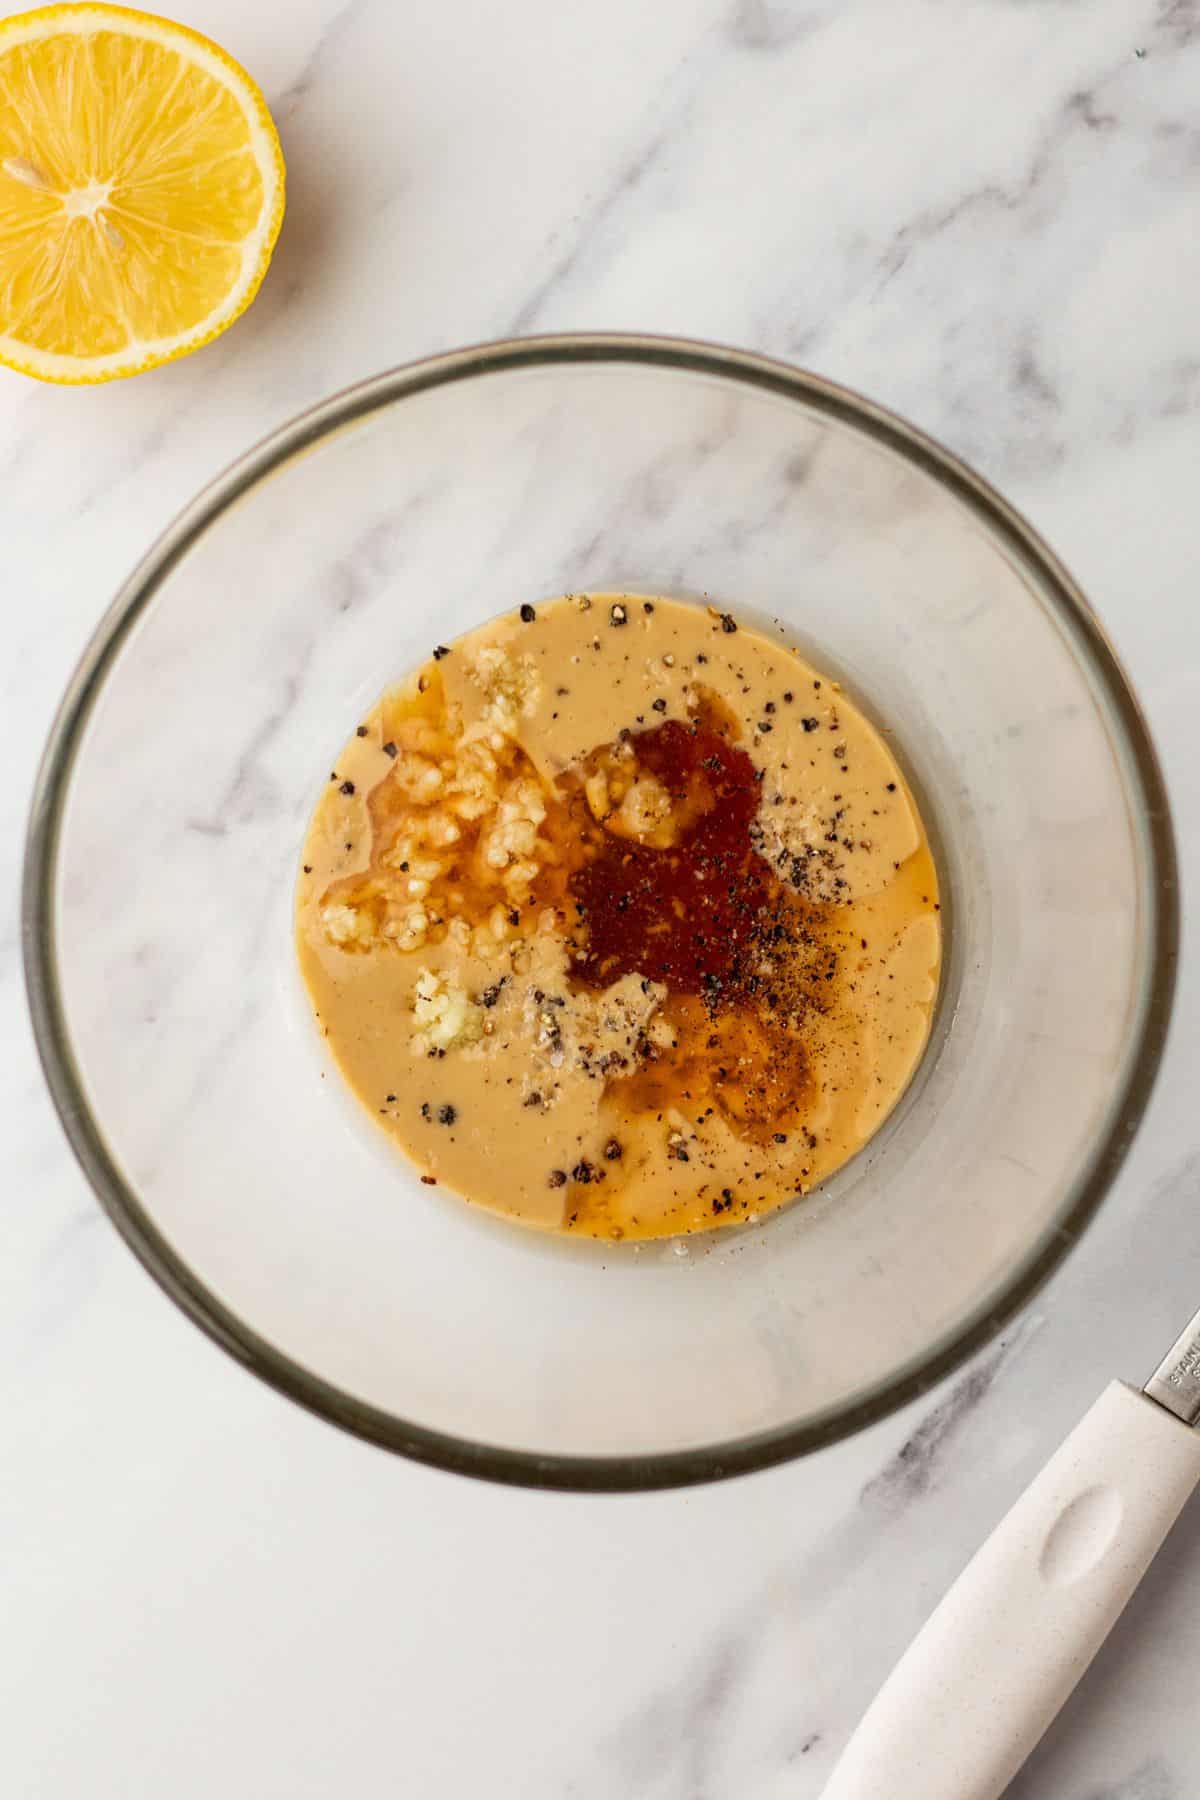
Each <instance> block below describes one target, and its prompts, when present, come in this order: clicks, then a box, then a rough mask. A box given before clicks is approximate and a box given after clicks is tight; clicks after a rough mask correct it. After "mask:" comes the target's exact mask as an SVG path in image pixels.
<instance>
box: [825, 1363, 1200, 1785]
mask: <svg viewBox="0 0 1200 1800" xmlns="http://www.w3.org/2000/svg"><path fill="white" fill-rule="evenodd" d="M1197 1481H1200V1432H1196V1431H1193V1430H1191V1429H1190V1428H1189V1427H1188V1426H1186V1425H1183V1424H1181V1423H1180V1421H1179V1420H1178V1419H1176V1418H1175V1417H1173V1415H1172V1414H1171V1413H1169V1412H1167V1411H1166V1410H1165V1409H1164V1408H1163V1407H1161V1406H1159V1405H1157V1404H1156V1403H1155V1402H1154V1401H1153V1400H1148V1399H1146V1397H1145V1396H1144V1395H1143V1394H1140V1393H1138V1392H1137V1391H1136V1390H1135V1389H1133V1388H1130V1387H1126V1386H1125V1385H1124V1383H1123V1382H1119V1381H1114V1382H1113V1383H1112V1384H1111V1386H1109V1387H1108V1388H1107V1389H1106V1390H1105V1392H1104V1393H1103V1394H1102V1395H1101V1396H1100V1398H1099V1400H1097V1402H1096V1404H1095V1405H1094V1406H1093V1407H1092V1409H1091V1411H1090V1412H1089V1413H1087V1414H1086V1416H1085V1417H1084V1418H1083V1419H1082V1420H1081V1421H1080V1423H1079V1424H1078V1425H1077V1426H1076V1427H1075V1429H1074V1431H1073V1432H1072V1433H1071V1435H1070V1437H1068V1438H1067V1440H1066V1442H1065V1443H1063V1444H1062V1445H1061V1447H1060V1448H1059V1449H1058V1450H1057V1451H1056V1452H1055V1454H1054V1455H1053V1456H1052V1457H1051V1459H1050V1461H1049V1462H1048V1463H1047V1464H1046V1466H1045V1468H1044V1469H1043V1470H1042V1471H1041V1473H1040V1475H1037V1476H1036V1477H1035V1478H1034V1480H1033V1482H1032V1483H1031V1485H1030V1486H1029V1487H1028V1488H1026V1490H1025V1492H1024V1493H1023V1494H1022V1495H1021V1498H1020V1499H1019V1500H1018V1501H1017V1502H1016V1505H1015V1506H1014V1507H1013V1508H1012V1510H1011V1512H1009V1513H1008V1515H1007V1516H1006V1517H1005V1518H1004V1519H1002V1520H1001V1522H1000V1524H999V1525H998V1526H997V1527H996V1529H995V1531H994V1532H993V1533H992V1535H991V1537H990V1538H989V1539H988V1540H987V1542H986V1543H985V1544H984V1545H983V1547H982V1548H981V1549H980V1550H979V1551H978V1552H977V1553H976V1555H975V1556H974V1557H973V1559H972V1560H971V1562H970V1563H968V1565H967V1567H966V1569H965V1570H964V1571H963V1573H962V1574H961V1575H960V1576H959V1578H958V1580H957V1581H956V1582H955V1584H954V1586H953V1587H952V1588H951V1589H950V1591H949V1593H948V1594H947V1595H946V1596H945V1598H944V1599H943V1600H942V1602H941V1604H940V1605H939V1606H938V1608H937V1611H936V1612H935V1613H934V1614H933V1616H932V1617H931V1618H930V1619H929V1621H928V1622H927V1624H926V1625H925V1626H924V1627H923V1629H922V1630H921V1632H920V1633H919V1635H918V1636H917V1638H916V1639H915V1640H914V1642H913V1643H912V1645H911V1646H910V1648H909V1649H908V1651H907V1652H906V1654H905V1655H904V1657H903V1658H902V1659H901V1661H900V1662H899V1663H898V1664H897V1666H896V1668H895V1669H894V1670H893V1672H892V1674H891V1675H890V1676H889V1677H888V1679H887V1681H886V1682H885V1683H884V1685H883V1687H882V1688H881V1690H880V1692H879V1694H878V1695H877V1696H876V1698H875V1700H874V1702H873V1704H872V1705H871V1707H870V1709H869V1711H868V1712H867V1714H866V1717H865V1718H864V1719H863V1721H862V1723H861V1725H860V1726H859V1727H858V1730H857V1731H856V1732H855V1734H854V1736H853V1737H852V1738H851V1740H850V1743H849V1745H848V1746H847V1749H846V1751H845V1754H844V1755H843V1757H842V1760H841V1761H840V1762H839V1763H838V1765H837V1767H836V1769H835V1770H834V1773H833V1779H832V1780H831V1781H830V1783H829V1785H828V1787H827V1788H826V1789H825V1793H824V1797H823V1800H896V1796H897V1795H900V1794H904V1795H913V1796H916V1795H920V1800H998V1796H999V1795H1001V1794H1002V1793H1003V1791H1004V1789H1005V1788H1006V1787H1007V1786H1008V1783H1009V1782H1010V1781H1011V1779H1012V1777H1013V1776H1014V1775H1015V1774H1016V1772H1017V1770H1018V1769H1019V1768H1020V1767H1021V1765H1022V1763H1023V1762H1024V1761H1025V1759H1026V1758H1027V1757H1028V1755H1029V1753H1030V1751H1031V1750H1032V1749H1033V1747H1034V1745H1035V1744H1036V1743H1037V1741H1038V1739H1039V1738H1040V1737H1041V1736H1042V1733H1043V1732H1044V1731H1045V1730H1046V1727H1047V1726H1048V1725H1049V1724H1050V1721H1051V1720H1052V1719H1053V1718H1054V1715H1055V1714H1056V1713H1057V1712H1058V1710H1059V1708H1060V1707H1061V1706H1062V1704H1063V1702H1064V1701H1065V1700H1066V1698H1067V1696H1068V1695H1069V1694H1070V1693H1071V1691H1072V1689H1073V1688H1074V1687H1075V1684H1076V1682H1077V1681H1078V1680H1079V1678H1080V1676H1081V1675H1082V1674H1083V1672H1084V1670H1085V1669H1086V1668H1087V1666H1088V1664H1089V1663H1090V1662H1091V1660H1092V1658H1093V1657H1094V1656H1095V1654H1096V1652H1097V1650H1099V1648H1100V1646H1101V1644H1102V1643H1103V1642H1104V1639H1105V1638H1106V1637H1107V1635H1108V1632H1109V1630H1110V1628H1111V1626H1112V1625H1113V1623H1114V1621H1115V1620H1116V1618H1117V1616H1118V1614H1119V1613H1120V1612H1121V1609H1122V1608H1123V1607H1124V1605H1125V1603H1126V1601H1127V1600H1128V1599H1129V1597H1130V1595H1131V1594H1132V1593H1133V1590H1134V1588H1135V1587H1136V1586H1137V1584H1138V1582H1139V1581H1140V1580H1141V1578H1142V1575H1143V1574H1144V1573H1145V1571H1146V1569H1147V1567H1148V1566H1149V1564H1150V1562H1151V1560H1152V1559H1153V1557H1154V1554H1155V1552H1156V1551H1157V1549H1158V1547H1159V1545H1160V1544H1161V1543H1162V1541H1163V1539H1164V1538H1165V1537H1166V1535H1167V1532H1168V1531H1169V1530H1170V1528H1171V1526H1172V1524H1173V1523H1174V1521H1175V1519H1176V1518H1177V1517H1178V1515H1179V1512H1180V1509H1181V1508H1182V1506H1183V1504H1184V1502H1185V1501H1186V1500H1187V1498H1188V1496H1189V1495H1190V1494H1191V1492H1192V1490H1193V1488H1194V1487H1195V1486H1196V1483H1197Z"/></svg>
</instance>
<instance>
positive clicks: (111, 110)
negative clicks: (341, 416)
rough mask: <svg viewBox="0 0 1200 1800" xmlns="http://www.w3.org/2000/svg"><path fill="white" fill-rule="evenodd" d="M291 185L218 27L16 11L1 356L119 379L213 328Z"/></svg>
mask: <svg viewBox="0 0 1200 1800" xmlns="http://www.w3.org/2000/svg"><path fill="white" fill-rule="evenodd" d="M283 189H284V169H283V152H282V150H281V149H280V145H279V137H278V134H277V133H276V130H275V127H274V124H273V123H272V121H271V115H270V113H269V112H268V110H267V104H266V101H265V100H264V99H263V97H262V94H261V93H260V92H259V89H258V88H257V87H256V85H255V83H254V82H253V81H251V79H250V77H249V76H248V75H247V74H246V72H245V70H244V69H241V68H239V66H238V64H237V63H235V62H234V61H233V59H232V57H230V56H227V55H226V54H225V52H224V51H223V50H221V49H219V48H218V46H217V45H216V44H212V43H210V42H209V41H208V39H207V38H203V37H200V36H199V35H198V34H197V33H196V32H194V31H189V30H188V29H187V27H186V26H183V25H175V24H173V23H172V22H171V21H170V20H169V19H159V18H155V17H154V16H153V15H151V14H150V13H141V12H132V11H129V10H127V9H126V8H124V7H120V6H49V7H44V8H42V9H40V10H39V11H37V12H30V13H21V14H18V15H17V16H16V17H14V18H10V19H4V20H0V362H2V363H7V364H8V365H9V367H11V368H14V369H20V370H21V371H22V372H23V373H24V374H26V375H35V376H37V377H38V378H39V379H41V380H43V381H64V382H85V381H110V380H112V379H113V377H115V376H118V375H136V374H138V373H139V372H140V371H141V370H143V369H150V368H154V367H155V366H156V365H157V364H159V363H164V362H170V361H171V360H172V359H173V358H175V357H177V356H184V355H186V354H187V352H188V351H189V350H194V349H196V348H197V346H198V345H200V344H204V343H207V342H208V340H209V339H210V338H214V337H216V336H217V334H218V333H219V332H222V331H224V330H225V328H226V327H227V326H228V325H232V323H233V321H234V320H235V319H236V318H237V317H238V315H239V313H242V312H244V311H245V309H246V308H247V306H249V304H250V302H251V300H253V298H254V296H255V293H256V292H257V291H258V286H259V283H260V282H261V281H262V278H263V275H264V274H265V273H266V268H267V264H268V263H269V262H270V260H271V251H272V249H273V248H274V245H275V239H276V238H277V237H278V235H279V227H280V224H281V222H282V219H283Z"/></svg>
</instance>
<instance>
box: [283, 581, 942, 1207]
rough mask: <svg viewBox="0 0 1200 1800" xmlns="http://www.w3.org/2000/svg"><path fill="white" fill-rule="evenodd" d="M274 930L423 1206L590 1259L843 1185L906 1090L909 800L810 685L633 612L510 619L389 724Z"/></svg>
mask: <svg viewBox="0 0 1200 1800" xmlns="http://www.w3.org/2000/svg"><path fill="white" fill-rule="evenodd" d="M742 821H748V823H745V824H743V823H742ZM296 920H297V944H298V950H299V956H300V963H301V967H302V970H303V974H304V978H305V981H306V983H307V986H308V990H309V993H310V995H311V998H312V1003H313V1006H314V1009H315V1011H316V1015H317V1019H318V1021H319V1024H320V1027H321V1030H322V1032H323V1033H324V1035H325V1038H326V1039H327V1041H328V1045H329V1047H330V1049H331V1050H332V1053H333V1055H334V1057H335V1059H336V1061H337V1064H338V1066H339V1068H340V1069H341V1070H342V1072H343V1074H344V1075H345V1077H346V1080H347V1081H348V1083H349V1084H350V1086H351V1088H352V1089H353V1090H354V1092H355V1093H356V1094H357V1096H358V1097H359V1099H360V1100H361V1101H362V1102H363V1104H364V1105H365V1106H366V1107H367V1108H368V1110H369V1111H370V1112H371V1114H372V1115H373V1116H374V1118H375V1119H376V1120H377V1122H378V1123H379V1125H380V1126H381V1127H382V1128H383V1129H384V1130H385V1131H386V1132H387V1133H388V1134H389V1136H391V1137H392V1138H394V1139H395V1140H396V1142H397V1143H398V1144H399V1145H400V1146H401V1147H402V1148H403V1149H404V1151H405V1152H406V1153H407V1154H408V1156H409V1157H410V1158H411V1159H412V1160H413V1161H414V1162H415V1163H416V1165H417V1167H418V1169H419V1171H420V1173H421V1176H422V1179H423V1180H424V1181H426V1182H427V1183H429V1184H441V1185H444V1186H447V1187H449V1188H451V1189H453V1190H455V1191H456V1192H457V1193H458V1194H460V1195H462V1196H463V1197H464V1198H465V1199H467V1200H470V1201H473V1202H475V1203H477V1204H479V1205H481V1206H485V1207H487V1208H489V1209H490V1210H492V1211H494V1212H498V1213H504V1214H507V1215H510V1216H513V1217H516V1218H519V1219H521V1220H523V1221H525V1222H527V1223H530V1224H534V1225H539V1226H543V1227H547V1228H550V1229H556V1230H565V1231H569V1232H571V1233H573V1234H576V1235H580V1234H582V1235H589V1236H599V1237H609V1238H621V1237H624V1238H649V1237H659V1236H666V1235H672V1234H676V1233H683V1232H691V1231H696V1230H701V1229H706V1228H710V1227H713V1226H717V1225H727V1224H734V1223H741V1222H744V1221H745V1220H747V1219H748V1218H755V1217H757V1216H759V1215H761V1214H762V1213H764V1212H766V1211H768V1210H770V1209H772V1208H774V1207H777V1206H780V1205H782V1204H784V1203H785V1202H787V1201H788V1200H791V1199H793V1198H795V1197H797V1196H799V1195H802V1194H804V1193H807V1192H808V1190H809V1189H810V1188H811V1187H812V1186H813V1185H814V1184H815V1183H816V1182H819V1181H821V1180H822V1179H823V1178H824V1177H826V1176H828V1175H829V1174H831V1173H832V1171H833V1170H835V1169H837V1168H838V1167H840V1165H841V1164H842V1163H844V1162H845V1161H846V1160H847V1158H848V1157H850V1156H852V1155H853V1154H854V1153H855V1152H856V1151H857V1150H859V1149H860V1148H861V1147H862V1146H863V1145H864V1144H865V1143H866V1142H867V1140H868V1139H869V1138H870V1137H871V1135H872V1133H873V1132H874V1131H876V1130H877V1129H878V1127H879V1125H880V1124H881V1123H882V1121H883V1120H884V1119H885V1118H886V1117H887V1114H888V1113H889V1112H890V1111H891V1109H892V1107H893V1106H894V1105H895V1103H896V1101H897V1099H898V1098H899V1096H900V1094H901V1093H902V1092H903V1090H904V1087H905V1086H906V1084H907V1082H908V1080H909V1078H910V1077H911V1075H912V1073H913V1071H914V1069H915V1068H916V1066H917V1063H918V1061H919V1059H920V1056H921V1052H922V1050H923V1048H924V1046H925V1043H926V1039H927V1037H928V1033H929V1023H930V1016H931V1012H932V1008H933V1002H934V998H935V995H936V991H937V983H938V974H939V967H940V957H941V930H940V920H939V904H938V887H937V877H936V873H935V869H934V864H933V860H932V857H931V855H930V851H929V845H928V841H927V838H926V834H925V830H924V827H923V825H922V822H921V819H920V816H919V814H918V812H917V808H916V805H915V802H914V799H913V796H912V794H911V792H910V791H909V789H908V786H907V784H906V782H905V780H904V777H903V775H902V773H901V771H900V769H899V767H898V765H897V763H896V761H895V759H894V758H893V756H892V755H891V753H890V751H889V749H888V748H887V745H886V744H885V742H884V740H883V738H882V737H881V735H880V734H879V732H878V731H876V729H875V728H874V726H873V725H871V723H870V722H869V721H868V720H867V719H866V718H865V717H864V715H863V714H862V713H861V712H860V711H859V709H858V708H857V707H856V706H855V705H854V704H853V703H852V701H851V700H850V699H849V698H848V696H847V695H846V693H845V692H844V691H843V690H842V688H841V687H840V685H839V684H838V683H837V682H835V681H830V680H828V679H827V678H826V677H825V676H823V675H822V674H821V673H820V672H819V671H818V670H815V669H813V668H811V667H810V666H809V665H808V664H807V663H806V662H804V661H803V660H802V659H801V658H800V657H799V656H798V655H796V653H795V652H794V651H792V650H790V649H789V648H787V647H785V646H784V645H783V644H781V643H776V642H773V641H772V640H771V639H770V638H768V637H767V636H765V635H763V634H762V633H761V632H759V631H757V630H754V629H751V628H749V627H747V626H745V625H739V624H738V623H737V622H736V621H735V620H734V619H733V618H732V617H730V615H728V614H719V613H716V612H715V611H713V610H712V609H709V608H705V607H702V606H697V605H692V604H688V603H683V602H678V601H672V600H664V599H660V598H657V597H654V598H650V599H648V598H645V597H643V596H640V595H609V594H605V595H599V594H595V595H590V596H588V595H575V596H567V597H565V598H562V599H559V600H555V601H551V602H548V603H542V604H539V605H538V606H537V607H536V608H533V607H525V608H522V611H521V614H520V615H516V614H514V615H510V616H507V617H504V618H500V619H497V620H493V621H491V622H490V623H488V624H486V625H483V626H481V627H479V628H478V629H477V630H476V631H473V632H471V633H469V634H468V635H467V636H465V637H463V638H461V639H459V640H458V641H457V642H455V643H453V644H451V645H449V646H438V647H437V649H436V651H435V653H434V655H433V657H431V659H430V661H429V662H427V663H426V664H425V665H424V666H423V667H422V668H421V669H420V670H418V671H417V672H416V673H415V674H414V675H412V676H411V677H409V678H408V680H406V681H404V682H402V683H401V684H400V685H399V686H397V687H396V688H394V689H392V690H390V691H389V692H388V693H386V694H385V695H384V697H383V698H382V700H381V701H380V702H379V703H378V705H377V706H376V707H375V708H374V709H373V710H372V711H371V713H370V714H369V715H368V716H367V717H366V718H365V719H364V720H363V721H362V722H361V723H360V724H359V726H358V727H357V730H356V733H355V735H354V736H352V737H351V738H350V740H349V742H348V744H347V745H346V747H345V749H344V750H343V751H342V753H341V755H340V756H339V758H338V760H337V764H336V767H335V768H334V769H333V770H332V771H331V774H330V779H329V783H328V785H327V787H326V789H325V791H324V793H323V794H322V796H321V798H320V800H319V802H318V804H317V807H316V810H315V812H314V815H313V819H312V823H311V825H310V828H309V833H308V837H307V840H306V843H305V848H304V853H303V871H302V874H301V877H300V881H299V886H298V894H297V913H296Z"/></svg>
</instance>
